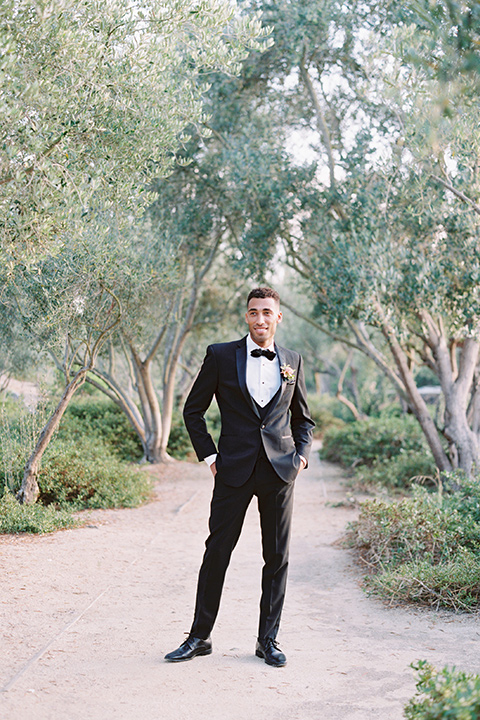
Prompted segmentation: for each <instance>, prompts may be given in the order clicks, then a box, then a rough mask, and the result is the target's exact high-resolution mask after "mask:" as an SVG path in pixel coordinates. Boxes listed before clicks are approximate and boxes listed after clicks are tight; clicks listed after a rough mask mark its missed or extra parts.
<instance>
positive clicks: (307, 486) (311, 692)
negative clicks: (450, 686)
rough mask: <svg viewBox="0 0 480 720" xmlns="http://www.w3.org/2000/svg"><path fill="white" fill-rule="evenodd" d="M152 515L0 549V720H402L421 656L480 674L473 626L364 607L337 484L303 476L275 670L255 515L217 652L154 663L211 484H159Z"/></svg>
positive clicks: (190, 576)
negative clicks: (263, 639)
mask: <svg viewBox="0 0 480 720" xmlns="http://www.w3.org/2000/svg"><path fill="white" fill-rule="evenodd" d="M158 472H159V484H158V491H157V499H156V501H155V502H153V503H151V504H149V505H147V506H145V507H142V508H138V509H136V510H121V511H96V512H94V513H92V514H91V516H90V520H89V522H88V525H87V526H86V527H84V528H81V529H77V530H70V531H65V532H61V533H57V534H54V535H49V536H45V537H33V538H32V537H15V538H10V537H3V538H1V539H0V571H1V573H2V590H1V596H0V613H1V621H0V622H1V630H2V631H1V635H2V640H1V643H2V645H1V647H0V663H1V666H0V688H1V689H2V690H3V692H1V693H0V718H1V719H2V720H85V719H86V718H88V719H90V720H110V719H112V720H117V719H118V720H137V719H139V720H147V719H148V720H187V718H188V719H189V720H190V718H195V719H196V720H225V718H229V719H231V720H250V719H251V718H254V717H259V718H262V720H274V719H275V720H310V719H312V720H313V719H315V720H337V719H338V720H373V719H375V718H381V719H382V720H400V719H401V718H402V714H403V706H404V704H405V702H406V701H407V700H408V699H409V698H410V697H411V696H412V694H413V692H414V685H415V679H414V674H413V671H412V670H411V669H410V668H409V664H410V663H411V662H412V661H414V660H416V659H419V658H425V659H428V660H429V661H431V662H433V663H434V664H436V665H439V666H440V665H444V664H454V665H456V666H457V667H461V668H463V669H465V670H469V671H473V672H480V654H479V652H478V646H479V640H480V631H479V629H478V625H477V620H476V619H475V618H474V617H472V616H470V617H469V616H458V615H457V616H455V615H451V614H447V613H443V614H437V613H432V612H429V611H414V610H410V609H398V608H393V609H389V608H387V607H385V606H384V605H382V604H381V603H380V602H379V601H378V600H376V599H371V598H370V599H369V598H367V597H366V596H365V595H364V593H363V592H362V591H361V589H360V588H359V579H360V574H359V572H358V570H356V569H355V566H354V565H353V563H352V558H351V556H350V554H349V552H347V551H345V550H343V549H341V548H340V547H339V546H338V544H335V541H336V540H337V539H338V538H339V536H340V535H341V533H342V530H343V528H344V527H345V524H346V523H347V522H348V521H349V520H351V519H353V518H354V517H355V514H356V513H355V510H354V509H351V508H348V507H335V503H337V502H338V501H340V500H342V499H343V498H344V497H345V491H344V489H343V488H342V486H341V482H340V480H341V478H340V476H339V473H338V471H337V470H336V469H335V468H332V467H331V466H328V465H323V464H321V463H320V462H318V461H316V462H313V463H312V465H311V467H310V468H309V470H307V471H306V472H305V473H304V474H303V475H302V476H301V478H300V479H299V481H298V483H297V489H296V507H295V521H294V523H295V524H294V537H293V541H292V553H291V571H290V579H289V587H288V594H287V601H286V607H285V611H284V617H283V625H282V632H281V637H280V640H281V645H282V648H283V649H284V650H285V652H286V654H287V657H288V664H287V666H286V667H285V668H281V669H279V668H270V667H268V666H267V665H265V663H264V662H262V661H261V660H259V659H258V658H255V657H254V655H253V650H254V645H255V634H256V625H257V608H258V600H259V585H260V570H261V560H260V538H259V528H258V517H257V512H256V508H255V506H254V504H252V506H251V508H250V511H249V514H248V516H247V520H246V526H245V528H244V532H243V535H242V538H241V540H240V543H239V545H238V547H237V549H236V551H235V553H234V556H233V560H232V564H231V567H230V569H229V573H228V575H227V583H226V588H225V593H224V599H223V603H222V607H221V610H220V616H219V619H218V623H217V626H216V628H215V632H214V635H213V642H214V653H213V654H212V655H211V656H209V657H204V658H196V659H195V660H193V661H191V662H187V663H182V664H180V665H173V664H168V663H165V662H163V659H162V658H163V655H164V654H165V653H166V652H168V651H169V650H172V649H173V648H174V647H176V646H177V645H178V644H179V643H180V642H181V640H182V639H183V633H184V631H186V630H188V627H189V625H190V622H191V615H192V605H193V600H194V593H195V582H196V574H197V571H198V566H199V563H200V560H201V556H202V553H203V542H204V539H205V534H206V522H207V514H208V505H209V500H210V491H211V479H210V476H209V471H208V468H206V467H205V466H204V465H202V464H198V465H197V464H194V465H191V464H187V463H177V464H175V465H174V466H173V467H172V468H170V469H168V470H165V469H163V470H162V469H160V470H159V471H158Z"/></svg>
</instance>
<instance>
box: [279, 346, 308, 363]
mask: <svg viewBox="0 0 480 720" xmlns="http://www.w3.org/2000/svg"><path fill="white" fill-rule="evenodd" d="M275 347H276V349H277V351H278V353H279V354H280V355H281V356H282V357H284V358H285V360H286V361H287V362H288V363H289V364H290V365H293V364H295V365H298V364H299V363H301V361H302V356H301V355H300V353H298V352H296V350H290V349H289V348H284V347H282V346H281V345H275Z"/></svg>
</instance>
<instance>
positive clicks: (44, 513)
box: [0, 492, 77, 534]
mask: <svg viewBox="0 0 480 720" xmlns="http://www.w3.org/2000/svg"><path fill="white" fill-rule="evenodd" d="M75 525H77V522H76V521H75V519H74V518H73V516H72V515H71V514H70V513H69V512H67V511H66V510H56V509H55V508H54V507H45V506H44V505H41V504H35V505H20V504H19V503H18V502H17V501H16V500H15V497H14V496H13V495H12V493H10V492H6V493H4V495H3V496H2V497H1V498H0V533H2V534H3V533H48V532H53V531H54V530H62V529H64V528H70V527H75Z"/></svg>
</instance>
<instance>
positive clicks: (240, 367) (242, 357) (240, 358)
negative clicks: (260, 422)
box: [237, 339, 260, 417]
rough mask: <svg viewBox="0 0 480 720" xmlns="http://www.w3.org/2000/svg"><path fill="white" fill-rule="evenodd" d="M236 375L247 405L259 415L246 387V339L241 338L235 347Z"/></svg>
mask: <svg viewBox="0 0 480 720" xmlns="http://www.w3.org/2000/svg"><path fill="white" fill-rule="evenodd" d="M237 377H238V384H239V386H240V390H241V391H242V393H243V394H244V396H245V400H246V401H247V403H248V404H249V406H250V407H251V408H252V410H253V412H254V413H255V415H257V416H258V417H260V413H259V412H258V408H257V406H256V405H255V403H254V402H253V399H252V396H251V395H250V393H249V392H248V389H247V348H246V340H245V339H244V340H242V342H241V343H240V344H239V345H238V347H237Z"/></svg>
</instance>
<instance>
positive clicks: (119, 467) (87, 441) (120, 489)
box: [38, 437, 152, 510]
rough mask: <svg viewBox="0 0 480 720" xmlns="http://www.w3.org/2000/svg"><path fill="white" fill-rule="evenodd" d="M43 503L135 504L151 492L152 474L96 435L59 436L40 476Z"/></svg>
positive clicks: (80, 505) (76, 505)
mask: <svg viewBox="0 0 480 720" xmlns="http://www.w3.org/2000/svg"><path fill="white" fill-rule="evenodd" d="M38 484H39V486H40V498H39V500H40V502H41V503H43V504H44V505H50V504H55V505H57V506H59V507H62V508H65V507H69V508H74V509H76V510H80V509H82V508H107V507H135V506H137V505H140V504H142V503H143V502H146V501H147V500H148V498H149V497H150V495H151V491H152V485H151V480H150V478H149V476H148V475H147V474H146V473H145V472H142V471H141V470H140V469H139V468H134V467H133V466H131V465H128V464H127V463H125V462H124V461H122V460H121V459H120V458H119V457H118V456H116V455H115V454H114V453H112V452H111V451H109V448H108V446H107V445H106V444H104V443H102V442H101V441H100V440H97V439H95V438H92V437H90V438H86V437H84V438H82V439H81V440H80V439H78V440H73V439H69V440H61V439H59V438H57V439H56V440H55V441H54V442H53V443H52V444H51V445H50V447H49V448H48V450H47V452H46V453H45V456H44V460H43V462H42V466H41V469H40V473H39V476H38Z"/></svg>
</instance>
